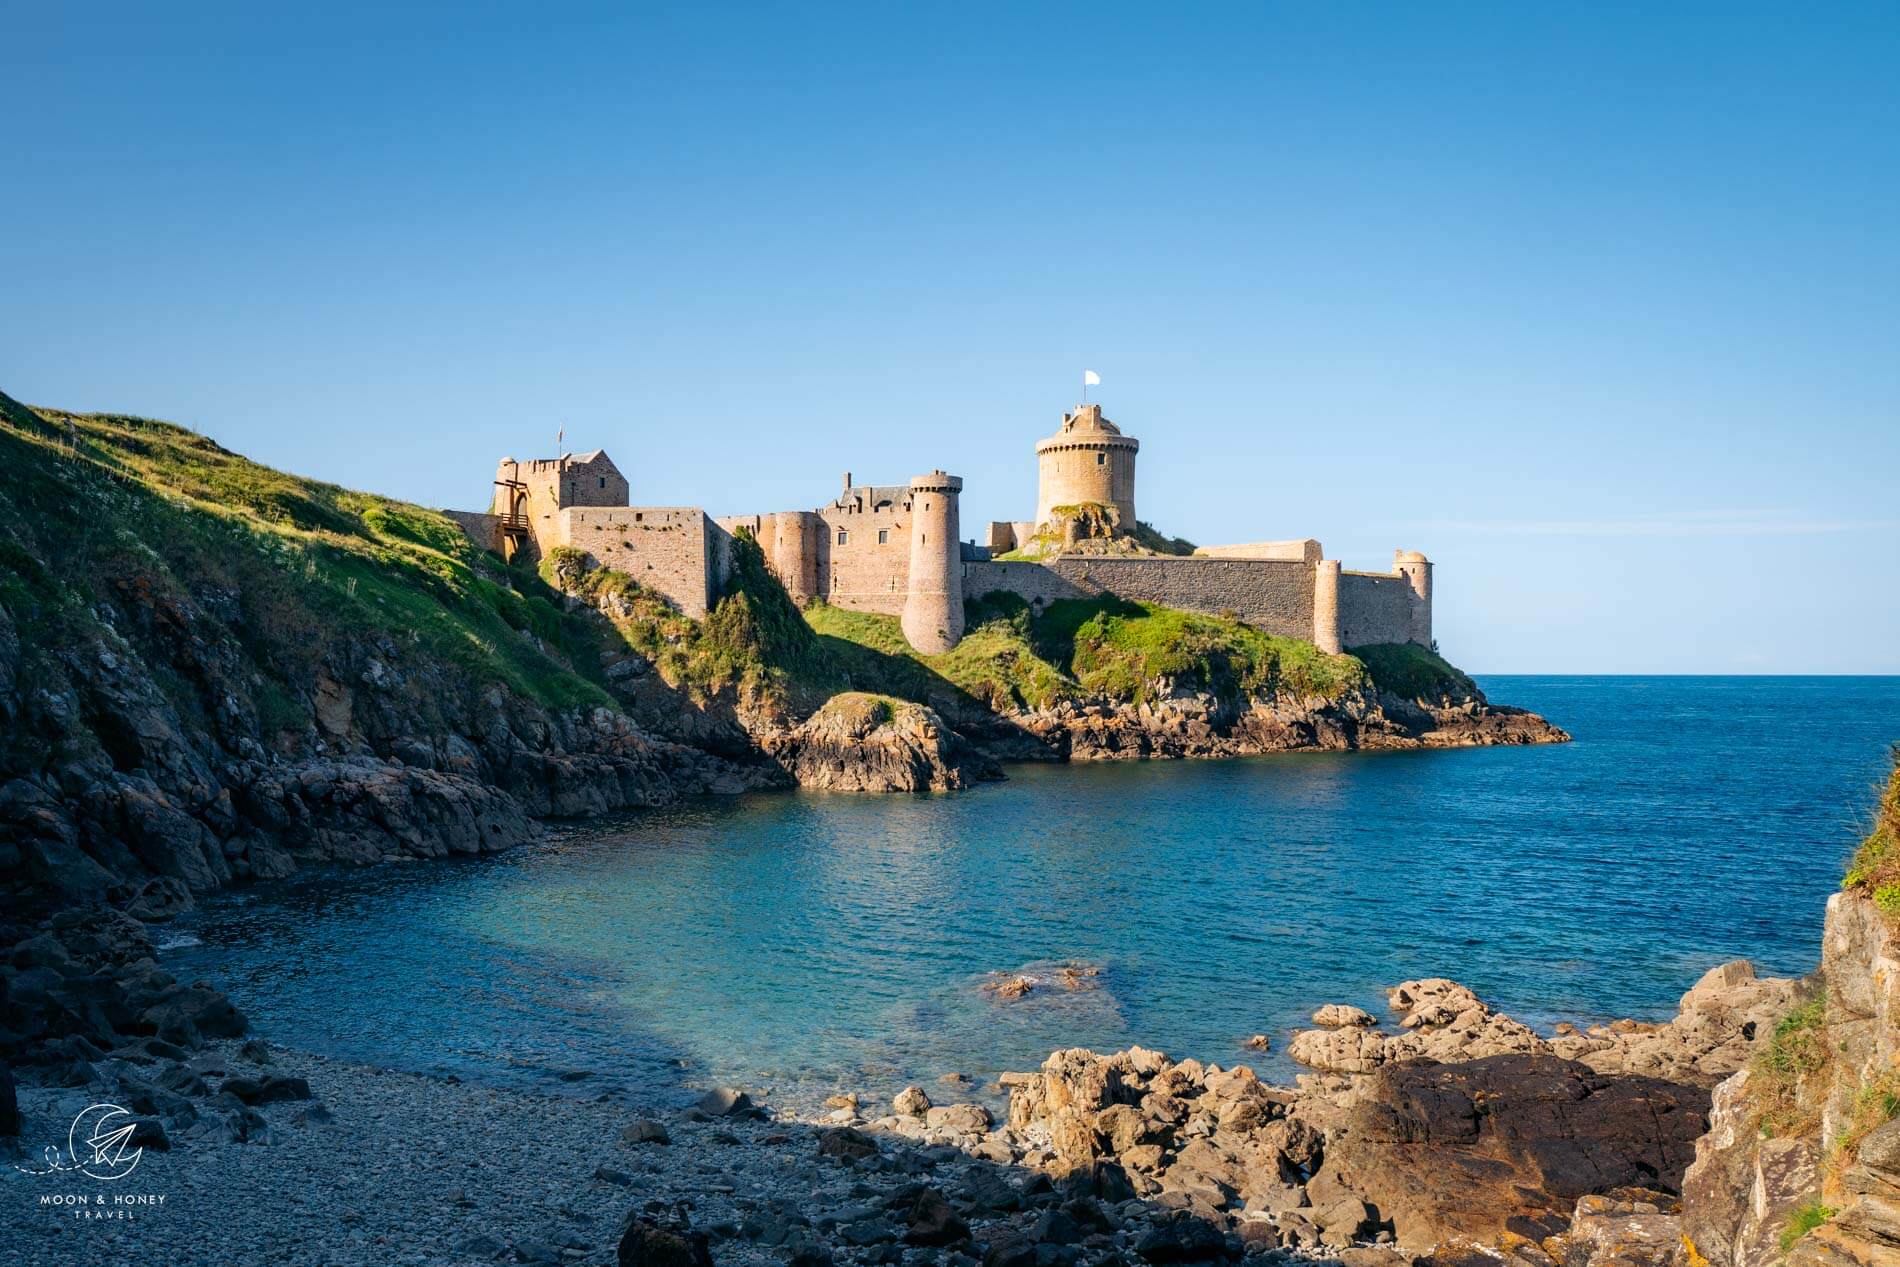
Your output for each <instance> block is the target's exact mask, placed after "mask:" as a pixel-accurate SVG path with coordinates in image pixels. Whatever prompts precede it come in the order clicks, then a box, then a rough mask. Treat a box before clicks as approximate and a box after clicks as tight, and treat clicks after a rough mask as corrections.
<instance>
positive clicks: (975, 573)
mask: <svg viewBox="0 0 1900 1267" xmlns="http://www.w3.org/2000/svg"><path fill="white" fill-rule="evenodd" d="M963 594H964V597H965V598H982V597H984V596H985V595H988V594H1014V595H1016V597H1018V598H1020V599H1022V600H1023V601H1024V602H1026V603H1028V604H1029V605H1030V606H1032V607H1041V606H1043V605H1044V604H1045V603H1050V602H1053V601H1055V600H1056V599H1058V598H1087V597H1088V596H1089V592H1088V591H1085V590H1082V589H1079V588H1077V587H1076V585H1075V583H1074V582H1073V581H1070V580H1069V579H1068V578H1067V577H1065V576H1063V575H1062V574H1061V573H1060V572H1055V571H1051V570H1050V569H1049V568H1046V567H1044V566H1043V565H1042V564H1040V563H974V562H973V563H965V564H964V565H963Z"/></svg>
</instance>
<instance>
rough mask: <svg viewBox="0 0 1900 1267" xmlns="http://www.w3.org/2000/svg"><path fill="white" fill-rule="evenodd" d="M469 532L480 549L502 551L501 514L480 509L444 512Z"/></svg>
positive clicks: (471, 539)
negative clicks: (493, 513)
mask: <svg viewBox="0 0 1900 1267" xmlns="http://www.w3.org/2000/svg"><path fill="white" fill-rule="evenodd" d="M442 513H443V514H444V515H447V516H448V517H449V518H450V519H453V520H454V521H455V522H456V523H457V524H459V525H461V528H462V531H463V532H465V533H467V534H468V539H469V540H470V541H473V542H474V543H475V548H476V549H478V550H493V551H494V552H495V553H496V554H500V553H501V516H500V515H491V514H487V513H485V512H483V511H479V510H445V511H443V512H442Z"/></svg>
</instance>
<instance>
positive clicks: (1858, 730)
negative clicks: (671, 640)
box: [164, 677, 1900, 1102]
mask: <svg viewBox="0 0 1900 1267" xmlns="http://www.w3.org/2000/svg"><path fill="white" fill-rule="evenodd" d="M1482 681H1483V685H1484V687H1485V689H1486V691H1487V692H1488V693H1490V694H1491V696H1492V697H1493V698H1494V699H1499V700H1504V701H1508V702H1511V703H1515V704H1519V705H1522V706H1524V707H1527V708H1532V709H1535V710H1536V711H1538V712H1541V713H1543V714H1544V715H1545V716H1547V717H1549V718H1550V719H1552V720H1553V721H1555V722H1557V723H1558V724H1560V725H1562V726H1564V727H1565V728H1567V729H1569V730H1570V731H1572V733H1573V734H1574V735H1575V736H1576V742H1575V743H1573V744H1568V745H1562V746H1554V747H1544V748H1516V749H1474V750H1460V751H1449V752H1416V753H1368V754H1342V753H1309V754H1293V755H1287V756H1279V757H1269V758H1260V759H1251V760H1240V761H1212V762H1153V763H1145V764H1130V765H1097V766H1086V765H1084V766H1047V767H1043V766H1018V767H1012V768H1011V770H1010V778H1009V780H1008V781H1007V782H1004V783H999V784H993V785H987V786H984V787H982V788H979V789H977V790H974V791H970V792H965V793H961V794H955V795H946V796H931V797H871V796H839V795H823V794H812V793H796V794H793V793H787V794H776V795H757V796H750V797H745V798H739V799H709V800H704V801H696V802H693V803H690V804H686V805H683V806H678V807H674V808H671V809H668V810H663V811H654V812H647V813H641V814H632V815H627V816H625V817H622V818H618V819H616V820H613V821H610V822H591V823H587V824H580V825H573V826H568V827H563V828H561V829H560V830H558V831H557V832H556V833H555V834H554V836H553V838H552V839H551V840H550V841H549V842H548V843H547V844H545V845H540V846H536V847H532V848H528V849H522V850H518V851H515V852H513V853H510V854H507V855H503V856H501V857H498V858H489V859H478V860H470V861H453V862H429V863H414V864H406V865H390V866H382V867H376V868H370V869H367V870H360V871H345V870H324V871H320V872H312V873H306V874H302V875H299V876H297V877H294V878H293V879H292V880H290V881H286V882H283V883H281V884H276V885H269V886H258V887H255V888H252V889H248V890H245V891H242V892H236V893H231V894H227V895H223V896H221V897H219V898H217V899H215V900H213V901H211V902H209V903H207V904H206V906H205V907H204V908H203V909H202V910H201V911H199V912H197V913H195V914H193V915H192V916H190V917H188V918H187V919H186V920H185V921H182V922H181V924H180V925H179V926H178V927H177V928H175V929H174V930H172V931H171V932H170V933H168V934H166V937H167V938H169V940H170V941H171V942H173V943H181V942H189V941H190V940H191V939H192V938H196V939H197V942H198V944H195V945H192V944H185V945H177V946H175V948H173V949H170V950H168V951H166V952H165V954H164V959H165V961H166V963H167V966H168V967H170V968H172V970H173V971H175V972H177V973H178V974H179V975H181V976H185V977H187V978H190V977H196V976H205V977H209V978H211V979H212V980H214V981H215V982H217V983H218V984H219V985H221V986H222V987H224V988H225V989H227V990H228V991H230V993H231V994H232V995H233V997H234V998H235V999H236V1000H237V1001H238V1003H239V1004H240V1006H242V1007H243V1008H244V1009H245V1010H246V1011H247V1012H248V1013H249V1014H250V1015H251V1017H252V1018H253V1020H254V1022H255V1023H256V1025H257V1027H258V1029H259V1032H261V1033H263V1034H265V1035H266V1036H267V1037H270V1038H272V1039H275V1040H277V1041H281V1042H285V1043H290V1044H293V1045H299V1046H304V1047H309V1048H313V1049H316V1050H321V1051H327V1052H331V1053H335V1054H339V1055H344V1056H347V1057H351V1058H355V1059H362V1060H367V1061H371V1062H375V1063H379V1064H386V1065H395V1066H399V1067H404V1068H413V1069H437V1070H447V1071H453V1072H455V1073H458V1074H460V1075H461V1076H463V1077H473V1078H487V1079H503V1080H513V1081H528V1082H535V1083H542V1082H545V1083H547V1084H548V1085H554V1086H560V1085H565V1084H562V1083H560V1082H559V1081H558V1075H559V1074H561V1073H562V1072H565V1071H571V1070H587V1071H590V1072H591V1074H592V1075H593V1078H591V1079H590V1080H589V1081H587V1082H583V1083H579V1084H577V1086H578V1087H579V1088H588V1087H592V1086H598V1085H599V1083H600V1082H603V1081H610V1082H618V1083H620V1084H623V1085H626V1086H628V1087H630V1088H633V1089H635V1090H637V1091H640V1092H641V1093H643V1094H648V1095H651V1096H653V1097H655V1098H659V1099H664V1098H667V1097H668V1096H671V1095H677V1094H681V1093H680V1092H679V1090H678V1089H679V1088H680V1087H682V1086H684V1085H690V1084H694V1083H706V1082H711V1081H739V1082H744V1083H747V1084H751V1085H763V1086H767V1087H770V1088H771V1089H772V1091H773V1094H774V1095H775V1096H777V1097H779V1098H780V1099H781V1101H787V1102H790V1101H801V1100H809V1099H811V1098H815V1097H816V1096H819V1095H823V1094H825V1093H827V1092H828V1091H829V1090H830V1089H831V1088H833V1087H836V1086H851V1087H856V1088H864V1089H873V1090H877V1089H884V1088H887V1087H892V1086H895V1085H900V1084H901V1083H902V1082H904V1081H908V1080H923V1081H926V1082H927V1081H928V1080H930V1079H933V1078H935V1077H936V1076H937V1075H939V1074H942V1073H945V1072H949V1071H952V1070H955V1071H961V1072H964V1073H968V1074H971V1075H974V1076H978V1077H983V1076H986V1075H990V1074H993V1073H995V1072H997V1071H999V1070H1002V1069H1006V1068H1027V1067H1030V1066H1032V1065H1034V1064H1035V1063H1036V1062H1038V1061H1040V1060H1041V1059H1042V1057H1043V1056H1045V1055H1046V1054H1047V1053H1048V1052H1049V1050H1050V1049H1051V1048H1054V1047H1061V1046H1073V1045H1085V1046H1093V1047H1097V1048H1114V1047H1120V1046H1125V1045H1127V1044H1128V1043H1131V1042H1140V1043H1142V1044H1144V1045H1147V1046H1152V1047H1161V1048H1164V1049H1166V1050H1168V1051H1169V1052H1171V1053H1173V1054H1175V1055H1196V1056H1200V1057H1202V1058H1204V1059H1211V1060H1217V1061H1220V1062H1222V1063H1230V1062H1233V1061H1236V1060H1239V1059H1243V1058H1245V1059H1247V1060H1248V1061H1249V1063H1252V1064H1254V1065H1255V1066H1256V1068H1261V1069H1262V1071H1263V1072H1271V1073H1273V1074H1277V1075H1281V1076H1285V1075H1287V1074H1289V1073H1290V1072H1291V1070H1290V1068H1288V1067H1287V1066H1285V1065H1284V1064H1282V1063H1281V1057H1279V1056H1278V1055H1277V1054H1276V1055H1272V1056H1268V1057H1265V1058H1262V1057H1259V1056H1257V1055H1252V1054H1249V1055H1247V1056H1246V1057H1243V1056H1242V1055H1241V1053H1240V1050H1239V1044H1240V1043H1241V1042H1242V1041H1244V1040H1245V1039H1246V1037H1247V1036H1248V1035H1250V1034H1254V1033H1266V1034H1268V1035H1270V1036H1271V1038H1272V1039H1273V1042H1274V1046H1275V1048H1276V1051H1277V1049H1279V1048H1282V1047H1284V1045H1285V1042H1286V1039H1287V1036H1288V1035H1289V1033H1290V1032H1291V1031H1292V1029H1293V1028H1294V1027H1296V1026H1297V1025H1299V1024H1300V1023H1301V1022H1302V1021H1303V1018H1304V1016H1305V1015H1306V1014H1307V1013H1309V1012H1310V1011H1311V1010H1312V1009H1313V1008H1314V1007H1315V1006H1317V1005H1318V1004H1320V1003H1323V1002H1329V1001H1339V1002H1350V1003H1358V1004H1360V1005H1362V1006H1365V1007H1367V1008H1369V1009H1372V1010H1373V1011H1375V1012H1379V1011H1381V1010H1382V1005H1383V989H1384V987H1386V986H1388V985H1391V984H1393V983H1396V982H1398V981H1400V980H1404V979H1406V978H1410V977H1419V976H1449V977H1454V978H1456V979H1457V980H1460V981H1463V982H1465V983H1466V984H1468V985H1470V986H1471V987H1473V988H1474V989H1476V990H1477V991H1478V992H1479V993H1480V994H1482V995H1483V996H1484V997H1485V998H1487V999H1489V1000H1491V1001H1492V1002H1493V1003H1494V1004H1495V1005H1497V1006H1500V1007H1502V1008H1504V1009H1506V1010H1509V1011H1511V1012H1512V1013H1513V1014H1515V1015H1518V1016H1520V1017H1522V1018H1523V1019H1526V1020H1529V1021H1532V1022H1534V1023H1549V1022H1552V1021H1555V1020H1558V1019H1565V1018H1570V1019H1577V1020H1597V1019H1606V1018H1613V1017H1617V1016H1636V1017H1663V1016H1667V1015H1668V1014H1670V1012H1671V1011H1672V1010H1673V1008H1674V1004H1675V1000H1676V998H1677V997H1678V996H1679V995H1680V994H1681V993H1682V991H1683V990H1685V989H1687V988H1688V986H1689V985H1690V984H1691V983H1692V982H1693V980H1694V979H1695V977H1696V976H1697V975H1698V974H1699V973H1701V972H1702V971H1703V970H1705V969H1706V968H1708V967H1710V966H1711V965H1713V964H1715V963H1718V962H1720V961H1722V960H1724V959H1727V958H1732V957H1736V956H1747V957H1749V958H1752V959H1754V960H1755V961H1756V963H1757V965H1758V966H1760V967H1761V968H1762V969H1763V970H1764V971H1773V972H1777V973H1797V974H1798V973H1801V972H1805V971H1807V970H1808V969H1810V968H1811V967H1812V966H1813V963H1814V959H1815V955H1816V947H1817V941H1818V936H1819V932H1820V927H1821V918H1822V904H1823V902H1824V901H1825V899H1826V897H1827V894H1828V893H1829V892H1830V891H1832V889H1833V888H1834V885H1835V883H1836V881H1837V879H1838V877H1839V874H1840V869H1841V863H1842V861H1843V859H1844V858H1845V856H1846V855H1847V853H1848V852H1849V851H1850V850H1851V849H1852V847H1853V844H1854V843H1855V840H1856V838H1857V836H1858V835H1859V834H1860V833H1861V832H1862V831H1863V830H1864V828H1865V822H1866V817H1867V814H1868V812H1869V810H1870V807H1871V805H1872V803H1873V797H1874V791H1875V788H1876V785H1877V784H1878V782H1879V781H1880V780H1881V779H1882V777H1883V776H1884V773H1885V769H1886V752H1887V747H1888V745H1889V744H1890V743H1891V742H1892V741H1894V740H1896V739H1900V678H1584V677H1578V678H1558V677H1526V678H1505V677H1494V678H1485V679H1482ZM1062 961H1076V962H1080V963H1086V964H1091V965H1095V966H1098V967H1099V968H1100V970H1101V975H1100V976H1099V978H1096V979H1095V984H1096V987H1097V988H1094V989H1086V990H1079V991H1070V990H1065V989H1062V988H1060V987H1059V986H1057V985H1055V984H1053V983H1051V984H1049V985H1046V986H1045V987H1043V988H1041V989H1038V990H1037V991H1035V992H1033V993H1032V994H1030V995H1029V996H1028V997H1026V998H1023V999H1020V1000H1017V1001H1014V1002H1008V1003H1002V1002H998V1001H996V1000H994V999H993V998H992V997H990V996H989V995H986V994H985V993H983V992H982V991H981V990H980V989H979V986H980V984H981V982H982V981H983V980H985V979H986V974H988V973H991V972H993V971H998V970H1002V971H1014V970H1017V969H1023V968H1025V966H1027V967H1028V970H1029V971H1030V972H1031V974H1032V975H1035V974H1039V973H1046V972H1047V967H1046V965H1049V964H1051V963H1055V962H1062Z"/></svg>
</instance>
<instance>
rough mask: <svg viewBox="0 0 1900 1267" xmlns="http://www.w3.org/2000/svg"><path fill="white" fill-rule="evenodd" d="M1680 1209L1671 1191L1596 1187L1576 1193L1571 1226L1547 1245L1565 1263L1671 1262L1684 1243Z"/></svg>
mask: <svg viewBox="0 0 1900 1267" xmlns="http://www.w3.org/2000/svg"><path fill="white" fill-rule="evenodd" d="M1681 1212H1682V1203H1681V1202H1680V1201H1679V1200H1678V1199H1677V1198H1675V1197H1674V1196H1672V1195H1670V1194H1669V1193H1667V1192H1656V1191H1651V1190H1645V1189H1641V1188H1619V1189H1617V1190H1616V1191H1614V1192H1609V1193H1602V1194H1594V1193H1593V1194H1591V1195H1590V1196H1585V1197H1579V1198H1578V1199H1577V1205H1576V1208H1575V1209H1574V1210H1573V1211H1572V1212H1571V1216H1570V1226H1569V1228H1568V1229H1567V1230H1565V1231H1563V1232H1561V1233H1559V1234H1557V1235H1556V1236H1553V1237H1549V1238H1547V1239H1546V1240H1545V1241H1544V1242H1543V1247H1542V1248H1543V1250H1544V1252H1545V1253H1546V1254H1548V1255H1549V1256H1550V1257H1551V1258H1552V1259H1553V1260H1554V1261H1555V1262H1556V1263H1558V1264H1560V1265H1561V1267H1571V1264H1575V1267H1669V1264H1670V1263H1671V1261H1672V1260H1673V1259H1674V1257H1675V1255H1676V1251H1677V1250H1678V1249H1679V1248H1680V1246H1681V1241H1682V1213H1681Z"/></svg>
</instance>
